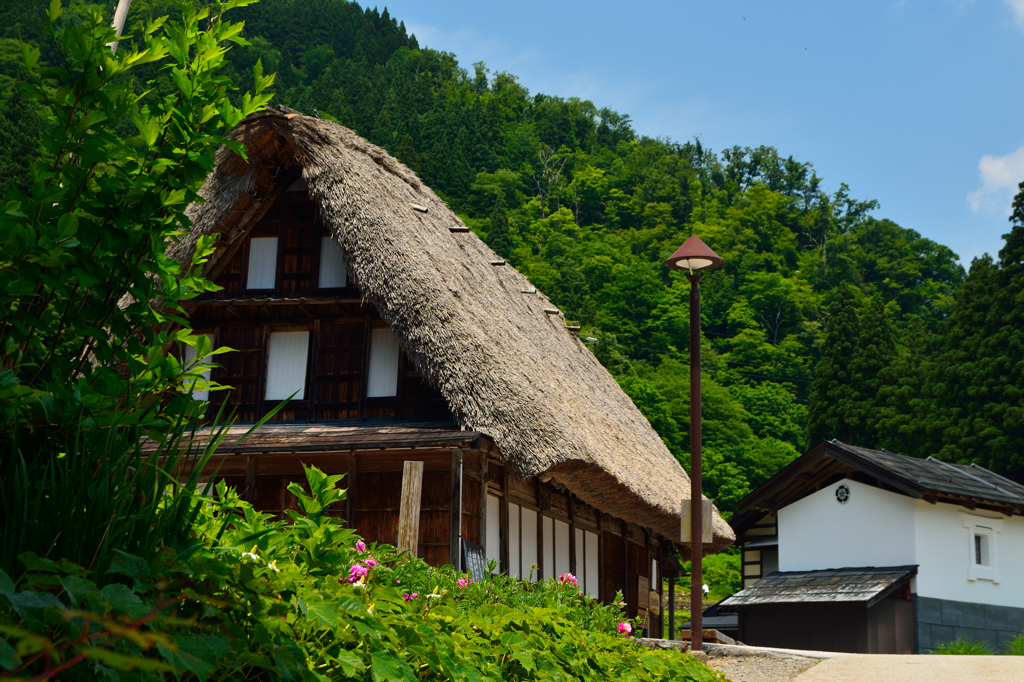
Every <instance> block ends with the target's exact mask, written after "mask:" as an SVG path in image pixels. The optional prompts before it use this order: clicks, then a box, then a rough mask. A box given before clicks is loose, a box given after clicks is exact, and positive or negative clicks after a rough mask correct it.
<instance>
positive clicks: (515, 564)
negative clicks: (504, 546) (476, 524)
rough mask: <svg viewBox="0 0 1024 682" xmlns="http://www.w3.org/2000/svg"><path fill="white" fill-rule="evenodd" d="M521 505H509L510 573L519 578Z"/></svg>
mask: <svg viewBox="0 0 1024 682" xmlns="http://www.w3.org/2000/svg"><path fill="white" fill-rule="evenodd" d="M520 540H521V538H520V537H519V505H518V504H509V505H508V574H509V575H510V576H511V577H513V578H518V577H519V575H520V573H519V542H520Z"/></svg>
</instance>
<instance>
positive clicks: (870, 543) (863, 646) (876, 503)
mask: <svg viewBox="0 0 1024 682" xmlns="http://www.w3.org/2000/svg"><path fill="white" fill-rule="evenodd" d="M732 524H733V528H734V529H735V530H736V534H737V535H738V536H739V538H740V539H739V544H740V545H741V546H742V547H743V576H744V577H743V587H744V589H743V590H742V591H740V592H739V593H737V594H735V595H733V596H731V597H729V598H728V599H727V600H725V601H724V602H722V604H723V605H724V606H727V607H731V608H735V609H736V611H737V612H738V615H739V638H740V639H741V640H743V641H744V642H746V643H747V644H752V645H763V646H782V647H790V648H812V649H825V650H833V651H849V652H855V653H927V652H929V651H931V650H933V649H935V648H936V647H937V646H939V645H940V644H942V643H945V642H951V641H953V640H955V639H958V638H964V639H968V640H972V641H983V642H985V643H987V644H988V645H989V646H990V647H991V648H992V649H993V650H994V651H1005V650H1006V649H1007V648H1008V646H1009V643H1010V642H1011V641H1012V640H1013V639H1014V638H1015V637H1017V636H1018V635H1019V634H1020V633H1021V632H1024V486H1022V485H1021V484H1019V483H1016V482H1014V481H1011V480H1008V479H1006V478H1004V477H1002V476H1000V475H998V474H996V473H994V472H992V471H989V470H987V469H984V468H982V467H979V466H977V465H974V464H971V465H964V464H954V463H951V462H942V461H939V460H937V459H933V458H928V459H916V458H913V457H905V456H903V455H897V454H895V453H892V452H887V451H885V450H871V449H868V448H862V447H857V446H853V445H848V444H846V443H841V442H839V441H837V440H832V441H828V442H823V443H820V444H818V445H817V446H815V447H814V448H812V449H811V450H810V451H808V452H807V453H806V454H805V455H803V456H802V457H800V458H799V459H797V460H795V461H794V462H792V463H791V464H789V465H788V466H787V467H786V468H785V469H783V470H782V471H780V472H779V473H777V474H776V475H775V476H773V477H772V478H771V479H769V480H768V481H767V482H766V483H765V484H764V485H762V486H761V487H760V488H758V489H757V490H755V491H754V492H752V493H751V494H750V495H748V496H747V497H746V498H744V499H743V500H741V501H740V504H739V512H738V513H737V514H736V516H735V517H733V520H732Z"/></svg>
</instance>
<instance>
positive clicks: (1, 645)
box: [0, 639, 21, 670]
mask: <svg viewBox="0 0 1024 682" xmlns="http://www.w3.org/2000/svg"><path fill="white" fill-rule="evenodd" d="M19 665H21V657H20V656H18V652H17V651H15V650H14V648H13V647H12V646H11V645H10V644H8V643H7V641H6V640H3V639H0V666H3V667H4V668H5V669H7V670H14V669H15V668H17V667H18V666H19Z"/></svg>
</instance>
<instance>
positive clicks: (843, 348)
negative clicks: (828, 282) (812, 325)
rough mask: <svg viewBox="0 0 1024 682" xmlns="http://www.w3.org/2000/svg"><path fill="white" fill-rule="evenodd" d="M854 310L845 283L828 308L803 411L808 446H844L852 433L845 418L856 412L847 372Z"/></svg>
mask: <svg viewBox="0 0 1024 682" xmlns="http://www.w3.org/2000/svg"><path fill="white" fill-rule="evenodd" d="M858 308H859V303H858V301H857V294H856V292H855V290H854V288H853V287H852V286H850V285H849V284H843V285H841V286H839V287H838V288H837V289H836V291H835V293H834V294H833V295H832V302H831V304H830V305H829V307H828V317H827V319H826V321H825V338H824V339H823V341H822V346H821V359H820V360H819V361H818V366H817V369H816V371H815V373H814V383H813V384H812V385H811V399H810V406H809V408H808V410H807V444H808V445H809V446H812V447H813V446H814V445H816V444H817V443H818V441H821V440H831V439H832V438H838V439H839V440H841V441H843V442H844V443H848V442H850V441H851V439H852V437H853V435H854V434H855V433H856V425H855V424H851V423H850V422H849V415H851V414H854V413H855V412H856V409H857V402H858V401H857V399H856V396H855V395H853V393H852V391H851V378H852V377H851V372H850V360H851V358H852V357H853V354H854V351H855V349H856V346H857V337H858V324H859V318H858V315H857V309H858Z"/></svg>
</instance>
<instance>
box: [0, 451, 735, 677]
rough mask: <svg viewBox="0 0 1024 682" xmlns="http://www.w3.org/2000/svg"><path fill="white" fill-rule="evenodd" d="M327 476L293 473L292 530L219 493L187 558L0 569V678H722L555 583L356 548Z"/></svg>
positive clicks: (613, 611)
mask: <svg viewBox="0 0 1024 682" xmlns="http://www.w3.org/2000/svg"><path fill="white" fill-rule="evenodd" d="M340 478H341V477H340V476H326V475H324V474H323V473H322V472H320V471H318V470H316V469H308V470H307V479H308V490H309V493H308V494H307V493H306V492H305V491H304V490H303V487H302V486H299V485H298V484H295V483H293V484H292V485H291V486H289V490H290V491H291V492H292V493H293V494H295V495H296V496H297V497H298V500H299V506H300V508H301V510H302V511H301V512H288V513H289V515H290V516H291V521H290V522H281V521H272V520H271V517H270V516H269V515H267V514H262V513H259V512H256V511H254V510H253V509H252V507H251V506H250V505H249V504H247V503H245V502H243V501H241V500H240V499H239V498H238V496H237V495H236V494H235V493H234V491H233V490H230V489H228V488H226V487H225V486H224V485H223V484H221V485H220V486H218V488H217V498H216V499H210V500H208V504H206V505H203V506H202V510H201V512H200V515H199V518H198V520H197V525H196V542H195V544H194V545H193V546H192V547H191V548H189V549H186V550H185V551H182V552H181V553H175V552H174V551H173V550H171V549H168V548H163V549H162V550H160V551H159V552H157V553H156V554H155V555H154V556H152V557H148V558H140V557H136V556H132V555H129V554H126V553H118V555H117V559H116V560H115V561H114V563H113V565H112V566H111V568H110V569H109V570H108V571H107V575H106V576H104V581H105V583H106V584H103V585H99V584H96V583H95V582H92V581H90V580H88V579H87V578H86V575H87V572H86V571H85V569H83V568H81V567H79V566H76V565H75V564H72V563H69V562H67V561H51V560H48V559H41V558H39V557H38V556H35V555H32V554H26V555H23V556H22V558H21V559H22V563H23V564H24V566H25V568H26V570H25V572H24V574H23V575H21V576H19V577H18V578H17V580H13V579H12V578H11V577H10V576H8V575H7V574H6V573H2V572H0V635H2V638H0V665H2V666H3V667H4V668H5V669H6V670H8V671H11V672H13V673H14V674H15V675H17V676H22V677H34V676H40V678H39V679H46V678H59V679H67V680H121V681H128V680H158V679H171V678H177V679H198V680H204V681H205V680H221V679H260V680H318V681H319V680H374V681H375V682H399V681H405V680H419V679H445V680H559V679H563V680H568V679H573V680H581V679H583V680H589V679H593V680H604V679H616V680H619V679H621V680H667V679H671V680H698V681H704V680H707V681H711V680H716V679H720V678H719V677H718V676H717V674H716V673H714V672H712V671H711V670H710V669H708V668H707V667H705V666H703V665H701V664H700V663H698V662H696V661H695V660H694V659H693V658H692V657H691V656H689V655H688V654H683V653H680V652H675V651H651V650H648V649H646V648H644V647H642V646H639V645H638V644H636V642H635V641H634V640H633V639H630V638H627V637H623V636H622V635H620V634H619V633H618V629H617V626H618V623H619V622H620V621H622V616H621V613H620V611H619V609H618V607H615V606H605V605H602V604H600V603H598V602H596V601H595V600H593V599H590V598H588V597H583V596H581V595H580V593H579V592H578V590H577V589H576V588H575V586H574V585H572V584H571V582H569V581H568V580H563V581H562V582H561V583H559V582H556V581H554V580H549V581H546V582H543V583H540V584H539V585H530V584H523V583H519V582H516V581H513V580H509V579H507V578H505V577H494V578H491V579H488V580H486V581H483V582H480V583H477V582H469V579H468V576H465V575H457V574H455V573H454V572H453V571H452V569H451V568H447V569H434V568H431V567H429V566H427V565H426V564H425V563H423V562H422V561H420V560H418V559H411V558H409V557H408V555H405V554H403V555H401V556H399V555H397V554H396V553H395V551H394V549H393V548H391V547H388V546H370V547H366V546H365V545H364V544H363V543H362V542H361V541H359V539H358V537H357V536H356V535H355V533H354V531H352V530H349V529H346V528H343V527H342V525H341V523H340V521H339V520H338V519H336V518H333V517H331V516H328V508H329V506H330V505H331V504H333V503H336V502H338V501H340V500H342V499H344V492H343V491H341V490H338V489H336V487H335V484H336V483H337V482H338V480H339V479H340ZM414 595H415V596H414Z"/></svg>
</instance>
